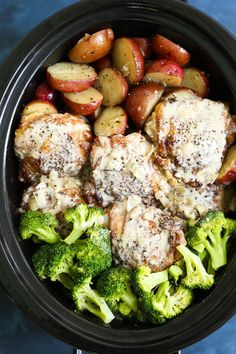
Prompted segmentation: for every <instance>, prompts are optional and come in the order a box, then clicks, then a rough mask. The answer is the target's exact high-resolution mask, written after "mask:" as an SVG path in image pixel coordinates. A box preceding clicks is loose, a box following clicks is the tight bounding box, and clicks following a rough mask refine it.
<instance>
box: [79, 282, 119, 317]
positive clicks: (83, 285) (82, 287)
mask: <svg viewBox="0 0 236 354" xmlns="http://www.w3.org/2000/svg"><path fill="white" fill-rule="evenodd" d="M91 279H92V278H91V277H88V278H85V279H83V280H81V281H80V282H79V283H78V284H76V286H75V287H74V288H73V289H72V297H73V300H74V302H75V305H76V308H77V309H78V310H80V311H84V310H87V311H89V312H91V313H93V314H94V315H95V316H97V317H99V318H101V320H102V321H103V322H105V323H110V322H111V321H112V320H113V319H114V318H115V316H114V315H113V313H112V312H111V310H110V309H109V307H108V306H107V303H106V301H105V300H104V299H103V298H102V297H101V296H100V295H99V294H98V293H97V292H96V291H95V290H93V289H92V288H91V286H90V285H91Z"/></svg>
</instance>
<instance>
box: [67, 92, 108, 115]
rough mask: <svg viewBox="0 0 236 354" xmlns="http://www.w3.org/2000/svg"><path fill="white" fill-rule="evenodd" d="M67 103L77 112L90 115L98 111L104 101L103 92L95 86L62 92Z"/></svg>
mask: <svg viewBox="0 0 236 354" xmlns="http://www.w3.org/2000/svg"><path fill="white" fill-rule="evenodd" d="M62 97H63V100H64V102H65V103H66V105H67V106H68V107H69V108H70V109H71V111H72V112H73V113H75V114H82V115H83V116H88V115H89V114H91V113H93V112H94V111H96V109H97V108H98V107H99V106H100V105H101V103H102V98H103V97H102V94H101V93H100V92H99V91H98V90H96V89H95V88H93V87H90V88H88V89H87V90H85V91H82V92H70V93H63V94H62Z"/></svg>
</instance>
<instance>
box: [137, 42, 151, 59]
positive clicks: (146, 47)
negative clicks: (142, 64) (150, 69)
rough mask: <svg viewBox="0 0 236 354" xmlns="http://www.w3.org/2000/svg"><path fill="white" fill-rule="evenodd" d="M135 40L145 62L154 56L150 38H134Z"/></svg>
mask: <svg viewBox="0 0 236 354" xmlns="http://www.w3.org/2000/svg"><path fill="white" fill-rule="evenodd" d="M133 40H134V41H135V42H136V43H137V44H138V46H139V48H140V50H141V52H142V55H143V58H144V60H147V59H149V58H150V56H151V54H152V50H151V40H150V39H149V38H143V37H135V38H133Z"/></svg>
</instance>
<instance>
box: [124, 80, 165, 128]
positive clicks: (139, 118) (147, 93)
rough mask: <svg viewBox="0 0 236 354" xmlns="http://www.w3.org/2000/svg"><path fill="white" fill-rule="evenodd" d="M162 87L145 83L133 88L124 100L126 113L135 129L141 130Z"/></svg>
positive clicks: (152, 83) (158, 97)
mask: <svg viewBox="0 0 236 354" xmlns="http://www.w3.org/2000/svg"><path fill="white" fill-rule="evenodd" d="M163 91H164V87H163V86H161V85H159V84H157V83H154V82H147V83H143V84H139V85H138V86H136V87H134V88H133V89H132V90H131V91H130V93H129V95H128V98H127V100H126V112H127V114H128V116H129V117H130V118H131V120H132V121H133V123H134V124H135V125H136V127H137V128H142V127H143V125H144V124H145V121H146V119H147V117H148V116H149V115H150V114H151V113H152V110H153V109H154V107H155V106H156V104H157V103H158V101H159V99H160V98H161V96H162V94H163Z"/></svg>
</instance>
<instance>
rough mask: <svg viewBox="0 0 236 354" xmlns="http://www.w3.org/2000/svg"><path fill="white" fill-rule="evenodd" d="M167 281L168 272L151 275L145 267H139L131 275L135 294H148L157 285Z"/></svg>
mask: <svg viewBox="0 0 236 354" xmlns="http://www.w3.org/2000/svg"><path fill="white" fill-rule="evenodd" d="M166 280H168V270H167V269H166V270H163V271H162V272H156V273H152V272H151V269H150V268H149V267H147V266H141V267H140V268H138V269H136V270H135V271H134V274H133V286H134V289H135V291H136V293H137V294H142V293H146V292H147V293H150V292H152V291H153V290H154V289H155V288H156V287H157V286H158V285H159V284H161V283H162V282H164V281H166Z"/></svg>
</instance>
